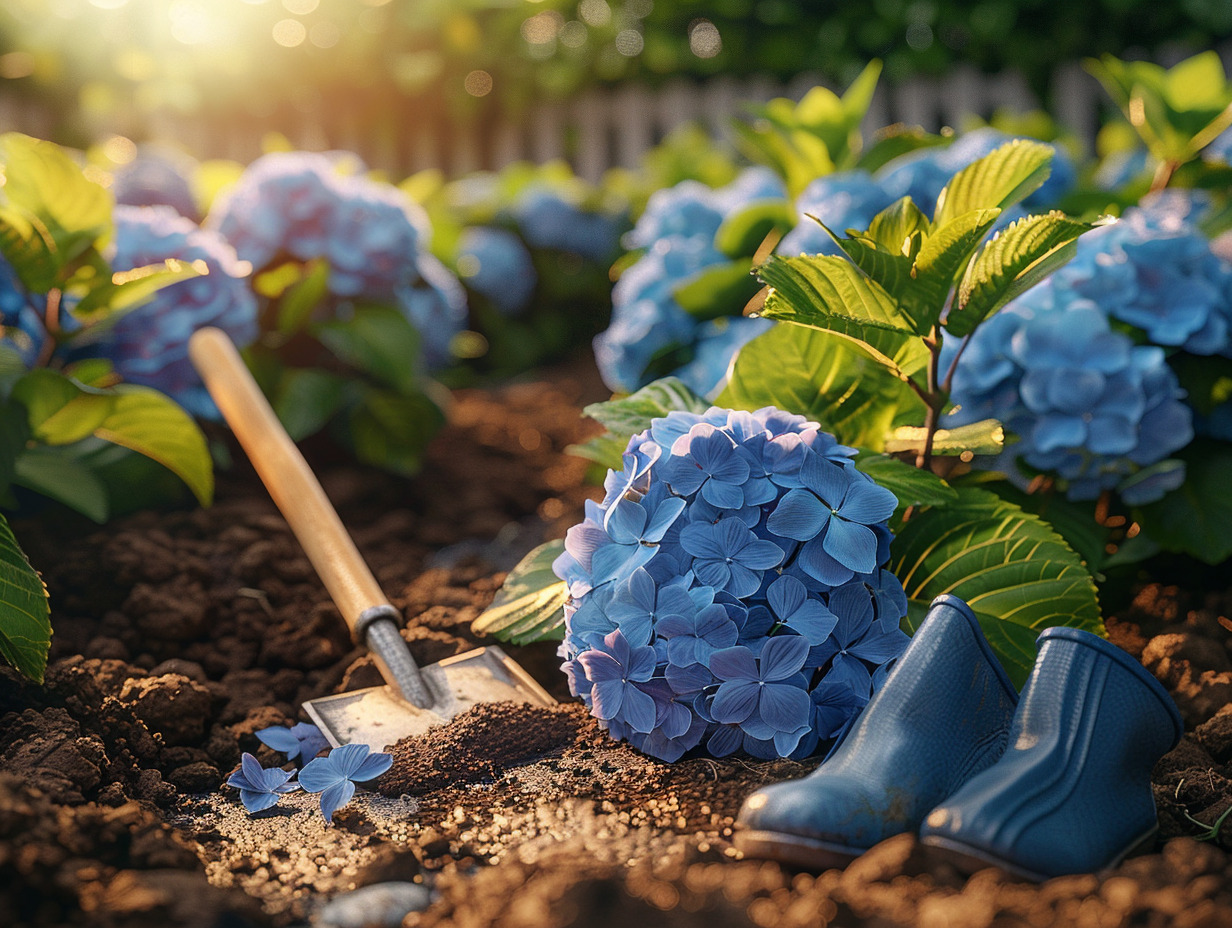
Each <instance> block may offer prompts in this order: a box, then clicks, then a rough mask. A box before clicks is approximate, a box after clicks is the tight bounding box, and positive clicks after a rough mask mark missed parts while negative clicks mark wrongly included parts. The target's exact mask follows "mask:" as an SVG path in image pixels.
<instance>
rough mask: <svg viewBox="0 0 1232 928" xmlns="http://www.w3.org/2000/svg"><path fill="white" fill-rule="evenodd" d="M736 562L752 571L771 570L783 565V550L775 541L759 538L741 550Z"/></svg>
mask: <svg viewBox="0 0 1232 928" xmlns="http://www.w3.org/2000/svg"><path fill="white" fill-rule="evenodd" d="M736 560H738V561H739V562H740V563H741V564H743V565H744V566H745V567H748V568H749V569H751V570H769V569H770V568H771V567H777V566H778V565H779V564H780V563H782V561H783V549H782V548H780V547H779V546H778V545H776V544H775V543H774V542H773V541H766V540H765V539H762V538H758V539H757V540H756V541H751V542H749V543H748V544H746V545H745V546H744V547H743V548H741V549H740V553H739V554H738V555H737V556H736Z"/></svg>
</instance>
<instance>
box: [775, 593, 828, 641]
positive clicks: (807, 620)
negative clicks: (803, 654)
mask: <svg viewBox="0 0 1232 928" xmlns="http://www.w3.org/2000/svg"><path fill="white" fill-rule="evenodd" d="M786 625H787V626H788V627H789V628H790V629H792V630H793V631H796V632H799V633H800V634H801V635H803V636H804V638H805V640H807V641H808V643H809V644H821V643H822V642H823V641H825V640H826V639H827V638H828V637H829V636H830V633H831V632H832V631H834V627H835V626H836V625H838V616H836V615H835V614H834V613H833V612H831V611H830V610H829V609H827V608H826V607H825V606H823V605H822V604H821V603H820V602H818V601H817V600H815V599H810V600H809V601H808V602H806V603H804V604H803V605H802V606H801V607H800V608H799V609H798V610H797V611H796V612H795V613H794V614H793V615H792V616H790V617H789V618H788V619H787V621H786Z"/></svg>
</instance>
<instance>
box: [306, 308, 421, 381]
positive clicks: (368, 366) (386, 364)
mask: <svg viewBox="0 0 1232 928" xmlns="http://www.w3.org/2000/svg"><path fill="white" fill-rule="evenodd" d="M312 332H313V334H314V335H315V336H316V337H317V339H319V340H320V342H321V343H322V344H323V345H325V347H327V348H328V349H329V350H330V351H332V352H333V353H334V354H335V355H336V356H337V357H338V358H339V359H341V360H342V361H345V362H346V363H347V364H349V365H351V366H352V367H354V368H356V369H357V370H359V371H362V372H364V373H366V374H369V375H371V376H372V377H374V378H376V379H377V380H379V381H381V382H382V383H385V384H387V385H389V386H391V387H393V388H394V389H395V390H398V391H401V392H403V393H407V394H411V393H414V392H416V391H417V390H418V388H419V372H418V370H417V366H418V358H419V333H418V332H416V331H415V327H414V326H413V325H411V323H410V322H409V321H408V320H407V318H406V317H405V316H403V315H402V313H400V312H398V310H396V309H394V308H393V307H391V306H371V305H369V306H360V307H358V308H357V309H356V310H355V313H354V315H353V316H351V318H349V319H336V320H330V321H329V322H323V323H320V324H319V325H316V326H313V327H312Z"/></svg>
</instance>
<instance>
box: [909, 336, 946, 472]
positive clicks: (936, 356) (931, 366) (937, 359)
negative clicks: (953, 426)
mask: <svg viewBox="0 0 1232 928" xmlns="http://www.w3.org/2000/svg"><path fill="white" fill-rule="evenodd" d="M924 344H925V345H927V346H928V352H929V360H928V390H927V395H926V396H925V397H924V402H925V404H926V405H927V407H928V411H927V412H926V413H925V414H924V447H923V448H921V449H920V453H919V455H918V456H917V457H916V459H915V466H916V467H918V468H920V469H921V470H929V469H930V468H931V467H932V463H933V439H934V438H935V437H936V435H937V428H938V427H939V426H940V424H941V407H942V406H943V405H944V404H945V399H944V397H945V392H944V391H943V390H942V389H941V388H940V386H939V385H938V382H937V381H938V375H939V374H940V369H941V344H940V342H939V341H938V339H937V329H936V327H935V326H934V328H933V330H932V331H931V332H930V333H929V336H928V338H926V339H925V340H924Z"/></svg>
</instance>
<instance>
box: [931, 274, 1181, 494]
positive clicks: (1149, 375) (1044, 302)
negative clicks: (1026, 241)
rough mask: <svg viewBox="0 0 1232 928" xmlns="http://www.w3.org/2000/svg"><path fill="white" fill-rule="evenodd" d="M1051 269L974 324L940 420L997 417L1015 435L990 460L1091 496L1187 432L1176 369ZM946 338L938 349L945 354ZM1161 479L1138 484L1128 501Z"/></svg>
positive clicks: (1166, 451)
mask: <svg viewBox="0 0 1232 928" xmlns="http://www.w3.org/2000/svg"><path fill="white" fill-rule="evenodd" d="M1055 280H1056V279H1055V277H1054V278H1050V279H1049V280H1047V281H1045V282H1044V283H1043V284H1041V285H1040V286H1038V287H1036V288H1034V289H1033V290H1030V291H1028V292H1027V293H1026V294H1024V295H1023V296H1022V297H1020V298H1019V299H1018V300H1016V301H1014V302H1012V303H1011V304H1010V305H1009V306H1007V307H1005V308H1004V309H1002V310H1001V311H1000V312H999V313H997V314H996V315H995V316H993V317H992V318H991V319H989V320H988V321H987V322H985V323H984V324H983V325H982V326H980V328H978V329H977V330H976V331H975V333H974V334H973V336H972V337H971V340H970V344H969V345H968V347H967V349H966V351H965V352H964V353H963V355H962V357H961V359H960V361H959V364H958V367H957V369H956V371H955V376H954V389H953V393H952V395H951V399H952V400H953V401H954V402H955V403H956V404H957V407H958V408H957V409H956V410H955V411H954V413H952V415H951V417H950V418H949V420H948V421H947V425H948V424H950V423H953V424H961V423H965V422H974V421H978V420H980V419H985V418H996V419H999V420H1001V422H1003V423H1004V424H1005V426H1006V428H1007V429H1008V430H1009V431H1010V432H1012V433H1014V434H1015V435H1017V436H1018V438H1019V441H1018V442H1017V443H1016V444H1012V445H1010V446H1009V447H1008V448H1007V449H1006V451H1005V452H1004V453H1003V456H1002V458H1001V459H1000V460H998V461H996V462H994V463H993V466H997V467H1000V468H1002V469H1004V470H1006V471H1007V473H1010V474H1011V475H1013V474H1015V473H1016V468H1015V466H1014V462H1015V461H1016V460H1018V459H1021V460H1022V461H1024V462H1025V463H1026V464H1027V465H1029V466H1030V467H1032V468H1035V469H1036V470H1039V471H1044V472H1048V473H1052V474H1056V475H1057V476H1059V477H1061V478H1063V479H1064V480H1065V482H1066V493H1067V495H1068V496H1069V497H1070V498H1071V499H1094V498H1095V497H1097V496H1099V494H1100V493H1101V492H1102V491H1104V490H1109V489H1114V488H1116V487H1118V486H1119V485H1120V484H1122V482H1124V481H1125V480H1126V478H1128V477H1130V476H1131V475H1133V474H1135V473H1136V472H1138V471H1139V470H1140V469H1141V468H1143V467H1146V466H1148V465H1153V464H1156V463H1157V462H1160V461H1163V460H1164V459H1166V458H1167V457H1168V455H1170V454H1171V453H1172V452H1174V451H1176V450H1178V449H1180V448H1183V447H1184V446H1185V445H1187V444H1188V443H1189V442H1190V441H1191V440H1192V438H1193V426H1192V417H1191V414H1190V411H1189V408H1188V407H1187V406H1186V405H1185V404H1184V403H1183V402H1182V399H1183V397H1184V392H1183V391H1182V390H1181V389H1180V386H1179V385H1178V383H1177V379H1176V375H1175V374H1174V373H1173V372H1172V370H1171V368H1169V367H1168V366H1167V365H1166V364H1165V362H1164V354H1163V351H1162V350H1161V349H1159V348H1157V347H1155V346H1150V345H1134V344H1133V342H1132V341H1131V340H1130V338H1129V337H1128V336H1127V335H1124V334H1122V333H1120V332H1115V331H1113V330H1112V329H1111V327H1110V326H1109V323H1108V318H1107V316H1106V315H1105V314H1104V313H1103V312H1102V311H1101V310H1100V309H1099V308H1098V307H1096V306H1095V305H1094V304H1093V303H1091V302H1090V301H1089V300H1083V299H1075V298H1074V297H1073V294H1072V291H1068V290H1067V289H1066V288H1065V287H1064V286H1063V285H1058V284H1057V283H1055ZM953 350H954V349H953V347H952V346H949V345H947V348H946V352H945V355H946V356H947V357H952V356H953ZM1152 487H1154V489H1155V490H1156V491H1158V492H1159V493H1160V494H1161V495H1162V492H1163V487H1164V484H1163V483H1160V482H1155V483H1153V484H1148V485H1145V486H1142V487H1139V488H1138V489H1137V491H1136V492H1135V498H1136V499H1138V501H1141V502H1145V501H1147V498H1149V497H1150V495H1151V492H1152Z"/></svg>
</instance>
